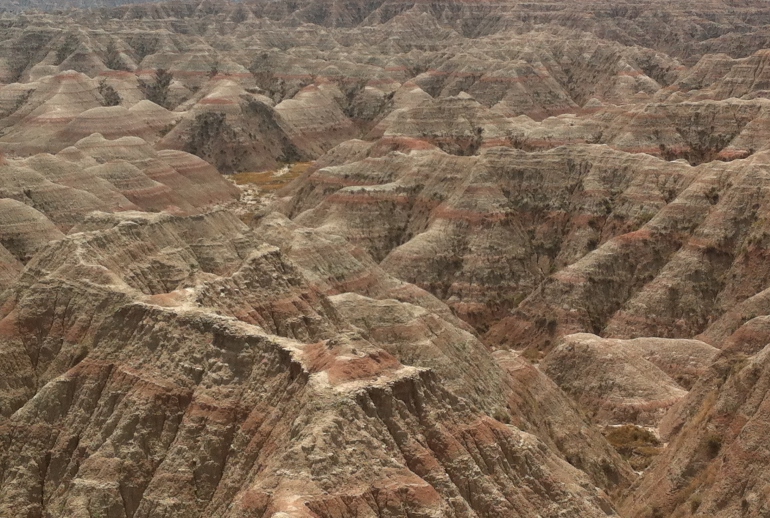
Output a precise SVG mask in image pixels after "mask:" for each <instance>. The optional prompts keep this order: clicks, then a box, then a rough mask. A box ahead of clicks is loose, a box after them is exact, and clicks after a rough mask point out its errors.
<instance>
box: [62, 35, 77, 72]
mask: <svg viewBox="0 0 770 518" xmlns="http://www.w3.org/2000/svg"><path fill="white" fill-rule="evenodd" d="M78 45H80V40H78V38H77V36H75V35H74V34H68V35H67V37H66V38H65V39H64V42H62V44H61V45H59V48H58V49H56V65H61V64H62V63H64V60H65V59H67V58H68V57H70V55H71V54H72V53H73V52H75V51H76V50H77V49H78Z"/></svg>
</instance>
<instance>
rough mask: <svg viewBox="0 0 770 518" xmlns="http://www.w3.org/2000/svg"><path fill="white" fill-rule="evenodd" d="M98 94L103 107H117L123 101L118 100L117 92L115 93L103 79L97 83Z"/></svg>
mask: <svg viewBox="0 0 770 518" xmlns="http://www.w3.org/2000/svg"><path fill="white" fill-rule="evenodd" d="M99 94H100V95H101V96H102V105H103V106H118V105H119V104H120V102H121V101H122V100H123V99H121V98H120V95H119V94H118V92H116V91H115V89H114V88H113V87H112V86H110V85H108V84H107V81H106V80H105V79H102V80H101V81H99Z"/></svg>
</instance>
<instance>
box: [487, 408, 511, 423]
mask: <svg viewBox="0 0 770 518" xmlns="http://www.w3.org/2000/svg"><path fill="white" fill-rule="evenodd" d="M492 417H494V418H495V420H497V421H500V422H501V423H505V424H511V416H510V415H508V412H506V411H504V410H502V409H501V408H497V409H495V411H494V413H493V414H492Z"/></svg>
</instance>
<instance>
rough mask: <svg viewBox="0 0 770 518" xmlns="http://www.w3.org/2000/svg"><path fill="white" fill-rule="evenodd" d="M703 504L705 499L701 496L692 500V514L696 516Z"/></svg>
mask: <svg viewBox="0 0 770 518" xmlns="http://www.w3.org/2000/svg"><path fill="white" fill-rule="evenodd" d="M702 503H703V498H702V497H701V496H700V495H695V496H694V497H692V499H691V500H690V513H692V514H695V513H696V512H697V511H698V508H700V504H702Z"/></svg>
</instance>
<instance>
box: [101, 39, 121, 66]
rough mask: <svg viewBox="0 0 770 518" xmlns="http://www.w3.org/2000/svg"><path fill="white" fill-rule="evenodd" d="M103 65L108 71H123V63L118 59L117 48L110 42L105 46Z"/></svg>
mask: <svg viewBox="0 0 770 518" xmlns="http://www.w3.org/2000/svg"><path fill="white" fill-rule="evenodd" d="M104 64H105V65H106V66H107V68H109V69H110V70H125V66H124V65H123V61H122V60H121V59H120V52H119V51H118V47H117V45H115V42H114V41H112V40H110V42H109V43H108V44H107V50H106V51H105V53H104Z"/></svg>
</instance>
